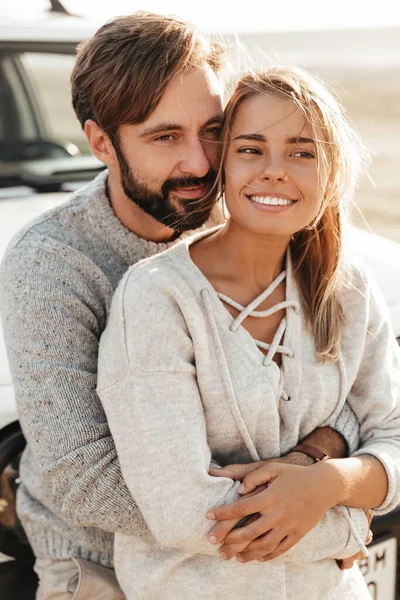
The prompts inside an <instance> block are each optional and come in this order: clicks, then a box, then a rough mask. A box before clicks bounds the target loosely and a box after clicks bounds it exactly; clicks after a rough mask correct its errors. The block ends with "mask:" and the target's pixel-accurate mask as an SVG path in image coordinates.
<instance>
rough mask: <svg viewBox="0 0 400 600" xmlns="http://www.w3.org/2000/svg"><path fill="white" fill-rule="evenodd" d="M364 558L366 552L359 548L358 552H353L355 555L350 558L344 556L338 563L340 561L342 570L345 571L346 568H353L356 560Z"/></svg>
mask: <svg viewBox="0 0 400 600" xmlns="http://www.w3.org/2000/svg"><path fill="white" fill-rule="evenodd" d="M363 558H364V552H363V551H362V550H359V551H358V552H357V554H353V556H349V557H348V558H342V559H341V560H340V561H338V564H339V562H340V564H339V566H340V568H341V570H342V571H344V570H345V569H351V567H352V566H353V565H354V562H355V561H356V560H361V559H363Z"/></svg>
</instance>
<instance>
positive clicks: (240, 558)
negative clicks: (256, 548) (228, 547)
mask: <svg viewBox="0 0 400 600" xmlns="http://www.w3.org/2000/svg"><path fill="white" fill-rule="evenodd" d="M236 560H237V561H238V562H241V563H244V558H243V556H237V557H236Z"/></svg>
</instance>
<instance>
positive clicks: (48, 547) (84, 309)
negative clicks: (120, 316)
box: [1, 12, 354, 600]
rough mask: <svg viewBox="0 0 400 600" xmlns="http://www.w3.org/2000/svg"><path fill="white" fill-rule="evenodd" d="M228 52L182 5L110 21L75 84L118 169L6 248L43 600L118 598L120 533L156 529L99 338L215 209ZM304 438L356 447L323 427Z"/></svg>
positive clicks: (27, 500)
mask: <svg viewBox="0 0 400 600" xmlns="http://www.w3.org/2000/svg"><path fill="white" fill-rule="evenodd" d="M222 60H223V49H222V48H221V46H219V45H215V44H212V43H210V42H209V41H208V40H206V39H205V38H204V37H203V36H201V35H200V34H199V33H198V32H196V31H195V30H194V29H193V28H192V27H190V26H189V25H187V24H186V23H184V22H182V21H180V20H177V19H174V18H170V17H163V16H157V15H151V14H147V13H142V12H140V13H136V14H134V15H131V16H128V17H120V18H116V19H114V20H113V21H111V22H109V23H108V24H106V25H104V26H103V27H101V28H100V29H99V31H98V32H97V33H96V34H95V35H94V37H93V38H92V39H90V40H89V41H88V42H86V43H85V44H84V45H83V46H81V47H80V49H79V51H78V57H77V63H76V66H75V69H74V72H73V75H72V96H73V105H74V108H75V111H76V114H77V116H78V119H79V120H80V122H81V125H82V127H83V128H84V130H85V133H86V136H87V139H88V141H89V144H90V147H91V149H92V152H93V153H94V155H95V156H97V157H98V158H99V159H100V160H101V161H102V162H104V163H105V164H106V165H107V167H108V170H107V171H106V172H104V173H102V174H101V175H100V176H99V177H97V178H96V179H95V180H94V181H93V182H92V183H90V184H89V185H88V186H86V187H85V188H83V189H82V190H80V191H78V192H77V193H76V194H75V195H74V196H73V197H72V198H71V200H70V201H69V202H68V203H67V204H65V205H64V206H62V207H60V208H58V209H55V210H53V211H51V212H49V213H47V214H46V215H44V216H42V217H40V218H39V219H37V220H36V221H35V222H33V223H32V224H30V225H29V226H28V227H26V228H25V229H24V230H23V231H22V232H20V234H19V235H17V236H16V238H15V239H14V241H13V242H12V244H11V246H10V247H9V249H8V251H7V253H6V256H5V258H4V261H3V264H2V268H1V307H2V318H3V323H4V332H5V339H6V344H7V347H8V353H9V359H10V366H11V372H12V376H13V382H14V386H15V392H16V398H17V403H18V410H19V416H20V420H21V424H22V428H23V431H24V434H25V436H26V439H27V448H26V450H25V452H24V455H23V458H22V462H21V478H22V484H21V487H20V490H19V494H18V511H19V516H20V519H21V521H22V523H23V526H24V528H25V531H26V533H27V535H28V538H29V541H30V543H31V544H32V547H33V550H34V553H35V555H36V557H37V561H36V571H37V573H38V575H39V579H40V585H39V591H38V598H39V599H40V600H50V599H52V598H57V599H58V600H64V599H67V598H71V595H72V594H74V593H75V594H76V596H74V598H75V597H76V598H79V599H80V600H81V599H82V600H83V599H85V600H89V599H93V600H94V599H96V600H117V599H119V598H123V595H122V592H121V591H120V589H119V586H118V584H117V582H116V580H115V577H114V573H113V571H112V567H113V533H114V532H116V531H122V532H124V533H126V534H128V535H129V533H130V532H133V531H137V530H138V527H139V528H141V531H142V533H143V535H147V534H148V530H147V529H146V526H145V524H144V522H143V521H142V519H141V516H140V514H139V513H138V510H137V508H136V506H135V503H134V500H133V499H132V498H131V496H130V494H129V492H128V490H127V488H126V486H125V484H124V482H123V480H122V476H121V472H120V467H119V463H118V458H117V456H116V452H115V448H114V444H113V440H112V438H111V436H110V433H109V430H108V426H107V421H106V418H105V415H104V412H103V409H102V407H101V404H100V401H99V399H98V397H97V395H96V370H97V349H98V341H99V338H100V335H101V333H102V331H103V330H104V327H105V324H106V320H107V315H108V312H109V307H110V302H111V298H112V295H113V292H114V290H115V287H116V286H117V284H118V282H119V280H120V279H121V277H122V275H123V274H124V272H125V271H126V270H127V269H128V267H129V265H131V264H133V263H135V262H136V261H138V260H140V259H142V258H144V257H147V256H150V255H152V254H154V253H156V252H159V251H161V250H163V249H165V248H167V247H168V246H169V245H170V244H171V243H174V242H175V241H176V240H177V239H179V238H180V236H181V235H182V234H183V233H184V232H186V231H189V230H192V229H195V228H197V227H200V226H202V225H203V224H205V223H206V222H207V220H208V219H209V217H210V215H211V210H212V207H213V205H214V202H215V196H216V190H215V189H214V182H215V175H216V169H217V168H218V139H219V131H220V126H221V122H222V101H221V82H220V76H221V72H222ZM348 411H349V412H347V411H346V412H345V413H342V415H341V416H340V419H339V421H338V422H337V423H336V424H335V427H336V428H337V429H338V430H340V431H342V433H344V430H345V429H346V423H347V419H348V418H350V419H351V418H354V415H352V413H351V411H350V409H348ZM307 442H308V443H309V444H314V445H315V446H318V447H319V448H320V449H321V450H323V451H325V452H326V453H330V454H331V455H336V456H341V455H343V454H344V453H345V451H346V443H345V442H344V439H343V438H342V437H341V436H340V435H339V434H336V433H335V432H334V431H333V430H329V429H326V428H325V429H322V430H317V431H316V432H314V433H313V434H311V436H310V437H309V438H308V439H307ZM353 442H354V440H353V441H351V443H353ZM289 460H293V461H301V460H303V461H305V464H307V461H310V460H312V459H310V458H309V457H308V456H306V455H303V454H301V453H298V452H296V453H293V455H292V456H290V457H289ZM155 485H156V482H155Z"/></svg>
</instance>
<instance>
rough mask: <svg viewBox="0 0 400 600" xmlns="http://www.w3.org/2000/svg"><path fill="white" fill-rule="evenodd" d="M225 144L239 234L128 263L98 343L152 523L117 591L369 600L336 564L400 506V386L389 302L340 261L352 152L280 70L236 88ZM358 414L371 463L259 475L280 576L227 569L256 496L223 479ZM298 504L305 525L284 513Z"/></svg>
mask: <svg viewBox="0 0 400 600" xmlns="http://www.w3.org/2000/svg"><path fill="white" fill-rule="evenodd" d="M222 142H223V157H222V169H221V177H220V181H221V185H222V186H223V188H224V193H225V201H226V205H227V209H228V211H229V214H230V217H229V219H228V221H227V223H226V225H224V226H222V227H219V228H216V229H214V230H211V231H209V232H207V233H205V234H204V233H203V234H201V235H200V236H197V237H196V238H194V239H192V240H190V241H186V242H182V243H181V244H179V245H177V246H176V247H174V248H173V249H171V250H168V251H167V252H165V253H163V254H161V255H159V256H157V257H156V258H153V259H151V260H148V261H144V262H142V263H140V264H139V265H137V266H135V267H133V268H132V269H131V271H130V272H129V273H128V275H127V276H126V277H125V278H124V280H123V282H122V284H121V285H120V287H119V289H118V291H117V293H116V296H115V298H114V301H113V307H112V310H111V315H110V320H109V324H108V327H107V329H106V332H105V334H104V336H103V338H102V341H101V346H100V364H99V381H98V393H99V395H100V397H101V399H102V401H103V403H104V407H105V410H106V413H107V417H108V419H109V424H110V428H111V432H112V434H113V436H114V439H115V443H116V447H117V451H118V454H119V458H120V461H121V467H122V472H123V474H124V477H125V479H126V482H127V484H128V487H129V489H130V491H131V493H132V496H133V497H134V498H135V501H136V502H137V504H138V506H139V508H140V510H141V511H142V514H143V517H144V520H145V523H146V525H147V527H148V530H147V532H148V536H147V538H146V536H145V535H143V536H142V537H141V538H132V537H128V536H123V535H117V536H116V548H115V562H116V571H117V575H118V578H119V580H120V583H121V585H122V588H123V589H124V592H125V593H126V595H127V598H128V600H136V599H139V598H140V599H142V598H143V599H147V598H152V599H160V600H161V599H163V600H172V599H174V600H175V599H176V598H185V599H186V598H190V599H199V600H200V599H201V600H205V599H210V600H211V599H219V598H229V599H235V598H238V599H239V598H240V599H242V598H249V599H255V600H258V599H268V600H280V599H284V598H288V599H289V598H293V599H294V598H296V600H302V599H304V600H313V599H315V600H323V599H328V598H335V599H338V598H340V599H341V600H343V599H345V598H348V599H349V600H350V599H351V600H357V599H363V598H368V597H369V596H368V591H367V589H366V586H365V584H364V582H363V580H362V577H361V575H360V573H359V571H358V570H357V569H352V570H351V571H348V572H347V571H341V570H340V569H339V567H338V565H337V563H336V561H335V559H343V558H346V557H348V556H351V555H353V554H354V553H355V552H357V551H358V550H360V549H363V550H365V547H364V540H365V539H366V536H367V531H368V519H367V516H366V513H365V511H364V510H362V508H356V507H363V508H377V509H378V510H381V511H383V512H384V511H387V510H390V509H391V508H392V507H394V506H395V505H396V503H397V502H398V499H399V493H398V491H399V481H400V470H399V466H398V465H399V464H400V463H399V462H398V461H397V458H398V457H399V455H400V406H399V397H400V391H399V373H400V370H399V354H398V350H397V348H396V343H395V340H394V336H393V335H392V333H391V331H390V327H389V325H388V320H387V315H386V309H385V307H384V305H383V304H382V300H381V298H380V296H379V293H378V292H377V290H376V289H375V286H374V284H373V283H372V282H371V281H370V279H369V277H368V276H367V275H366V274H365V273H363V271H362V270H361V269H359V268H357V267H356V266H354V265H352V264H351V262H349V261H348V260H347V261H345V260H343V261H342V260H341V242H342V240H341V207H340V204H339V202H340V201H343V199H344V197H345V196H346V194H347V193H348V192H349V190H350V188H351V179H352V177H353V174H354V172H353V167H354V165H355V164H356V161H355V160H353V158H354V157H353V154H354V149H355V147H356V138H355V137H354V135H353V134H352V132H351V129H350V128H349V127H348V125H347V124H346V123H345V121H344V118H343V115H342V113H341V111H340V109H339V107H338V105H337V104H336V102H335V101H334V100H333V99H332V97H331V96H330V95H329V94H328V93H327V92H326V90H325V89H324V88H323V87H321V86H320V84H319V83H318V82H317V81H316V80H314V79H313V78H311V77H310V76H308V75H307V74H305V73H304V72H302V71H299V70H296V69H278V68H276V69H271V70H269V71H267V72H266V73H264V74H261V75H259V76H256V75H247V76H246V77H244V78H243V79H242V80H241V81H240V82H239V84H238V86H237V88H236V90H235V92H234V94H233V97H232V99H231V100H230V102H229V103H228V106H227V109H226V120H225V124H224V130H223V134H222ZM345 401H347V402H349V404H350V405H351V407H352V408H353V410H354V411H355V413H356V415H357V417H358V420H359V423H360V431H361V439H362V445H363V448H362V450H361V451H360V452H359V454H360V456H359V457H357V458H350V459H343V460H342V461H326V462H324V463H319V464H316V465H314V466H310V467H288V470H286V469H285V468H283V466H281V467H280V468H281V470H279V469H278V467H277V466H276V465H275V466H274V465H271V466H268V465H267V467H263V468H262V469H259V470H256V471H254V473H253V474H252V475H249V478H248V479H247V480H245V482H244V484H245V490H244V491H245V492H249V491H251V490H253V491H255V492H256V495H255V497H254V499H250V501H252V502H254V501H256V499H257V501H258V503H259V505H258V509H257V510H259V512H260V514H261V516H260V518H259V519H258V520H256V521H255V522H254V523H253V524H252V525H245V527H243V531H244V530H245V529H246V528H247V530H248V528H249V527H253V528H254V526H255V525H257V528H258V530H257V531H258V535H261V534H264V533H265V532H267V534H266V535H267V536H271V535H272V541H271V537H270V540H269V552H270V554H269V558H273V560H269V561H268V562H265V563H263V562H261V561H254V560H252V561H251V562H246V563H245V564H240V561H229V560H223V559H224V558H225V559H229V558H230V557H231V556H233V555H238V557H239V558H241V556H240V552H241V551H242V550H243V549H244V548H245V546H246V543H248V542H249V540H250V538H248V539H247V542H246V543H245V544H243V539H241V538H240V535H241V533H242V532H241V530H240V528H239V529H237V530H235V531H233V532H232V533H230V534H229V536H227V538H226V541H227V543H226V544H225V545H224V546H223V548H222V549H220V550H219V549H218V542H219V541H222V539H223V537H224V535H225V534H226V530H224V529H223V527H224V525H220V524H219V525H218V526H217V527H216V528H215V529H214V530H213V531H212V526H213V524H214V521H212V520H210V519H213V518H214V517H217V518H221V516H222V518H223V519H224V518H226V517H227V516H229V517H232V514H230V515H227V514H217V513H218V511H219V510H222V511H223V510H224V509H223V508H221V509H218V508H216V507H218V506H221V505H228V504H230V503H232V502H234V501H236V500H237V499H238V498H239V496H240V492H242V488H240V485H241V484H240V482H238V481H235V480H234V479H232V478H231V477H229V476H228V477H226V476H225V477H216V476H215V475H217V473H216V472H215V471H212V472H211V473H209V469H210V467H214V468H215V467H219V466H225V465H229V464H230V463H252V462H255V461H260V460H265V459H268V458H271V457H274V456H280V455H282V454H285V453H286V452H288V451H290V450H291V449H293V448H294V447H295V446H296V445H297V444H298V442H299V440H301V439H302V438H304V437H305V436H307V434H308V433H309V432H311V431H312V430H313V429H315V428H316V427H318V426H321V425H326V424H328V425H329V424H330V423H332V422H333V420H334V418H335V416H336V415H337V414H338V412H339V411H340V410H341V409H342V407H343V405H344V403H345ZM396 461H397V465H396ZM330 463H331V464H330ZM257 466H258V465H257ZM268 469H269V470H268ZM271 469H272V470H271ZM225 474H226V473H225ZM251 477H253V480H251ZM265 482H268V483H269V486H268V488H267V489H265V487H262V486H261V487H256V486H258V485H259V484H262V483H265ZM254 488H255V489H254ZM289 492H290V493H292V494H300V496H301V499H302V501H303V505H304V507H305V509H304V511H303V512H302V515H301V517H302V520H303V521H304V524H303V528H301V527H297V528H296V527H294V528H292V530H291V529H289V530H288V529H287V528H285V520H282V518H281V517H282V515H280V516H279V515H278V514H277V512H276V511H277V510H278V512H279V507H280V505H281V503H282V502H283V501H284V499H286V500H285V501H286V504H287V499H288V493H289ZM246 501H248V499H246ZM297 504H298V503H297ZM234 514H235V515H236V516H237V515H238V514H239V513H234ZM240 514H245V512H244V511H242V512H241V513H240ZM206 515H207V516H206ZM236 522H237V519H236V521H231V522H230V524H229V527H230V528H231V527H232V526H233V525H234V524H235V523H236ZM259 522H261V524H259ZM223 523H224V522H223ZM207 536H208V537H207ZM238 536H239V537H238ZM229 538H231V539H229ZM232 538H233V540H232ZM300 538H302V539H301V540H300ZM298 540H300V541H298ZM296 542H298V543H296ZM256 543H258V541H257V540H256V541H255V542H253V544H256ZM249 548H250V547H249ZM218 550H219V552H220V554H218ZM264 550H265V548H264V549H263V551H264ZM238 553H239V554H238ZM264 554H267V553H266V552H264ZM261 556H263V555H262V554H260V555H259V556H257V553H256V554H255V555H254V556H253V555H252V556H251V558H254V557H258V558H260V557H261ZM267 558H268V556H267ZM242 560H244V561H246V557H243V556H242Z"/></svg>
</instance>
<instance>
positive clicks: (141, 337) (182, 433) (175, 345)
mask: <svg viewBox="0 0 400 600" xmlns="http://www.w3.org/2000/svg"><path fill="white" fill-rule="evenodd" d="M130 283H131V282H130ZM136 283H137V285H136V286H133V285H129V291H128V292H127V293H126V295H124V286H122V288H121V286H120V288H119V289H118V290H117V293H116V295H115V296H114V300H113V303H112V307H111V312H110V317H109V322H108V325H107V327H106V330H105V332H104V334H103V336H102V338H101V342H100V350H99V379H98V394H99V396H100V398H101V401H102V403H103V406H104V408H105V411H106V415H107V419H108V422H109V425H110V429H111V433H112V435H113V438H114V440H115V445H116V448H117V452H118V456H119V459H120V463H121V468H122V474H123V476H124V478H125V481H126V483H127V485H128V488H129V490H130V492H131V494H132V495H133V496H134V497H135V500H136V502H137V505H138V507H139V509H140V511H141V513H142V515H143V517H144V519H145V521H146V523H147V525H148V527H149V528H150V530H151V532H152V534H153V536H154V537H155V539H156V540H157V542H158V543H160V544H161V545H163V546H169V547H173V548H179V549H184V550H187V551H191V552H195V553H201V554H215V553H216V552H217V548H215V546H213V545H212V544H210V543H209V542H208V541H207V538H206V535H207V533H208V532H209V531H211V529H212V527H213V522H212V521H209V520H207V519H206V513H207V511H208V510H209V509H211V508H212V507H213V506H217V505H221V504H227V503H229V502H233V501H235V500H237V499H238V498H239V494H238V493H237V489H238V487H239V485H240V482H234V481H233V480H232V479H229V478H223V477H221V478H220V477H212V476H210V475H209V474H208V471H209V469H210V465H211V461H212V457H211V452H210V448H209V446H208V443H207V431H206V424H205V417H204V410H203V404H202V398H201V395H200V391H199V387H198V384H197V378H196V367H195V358H194V348H193V342H192V340H191V338H190V336H189V333H188V330H187V327H186V323H185V320H184V318H183V316H182V314H181V313H180V310H179V307H178V306H177V305H176V304H175V303H174V300H173V298H172V297H171V296H170V297H169V296H168V295H167V293H165V294H163V293H162V292H163V291H161V292H160V293H158V290H157V284H155V285H152V283H151V282H150V281H149V280H147V281H144V280H143V279H139V281H137V282H136ZM150 289H151V294H150V293H149V292H150Z"/></svg>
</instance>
